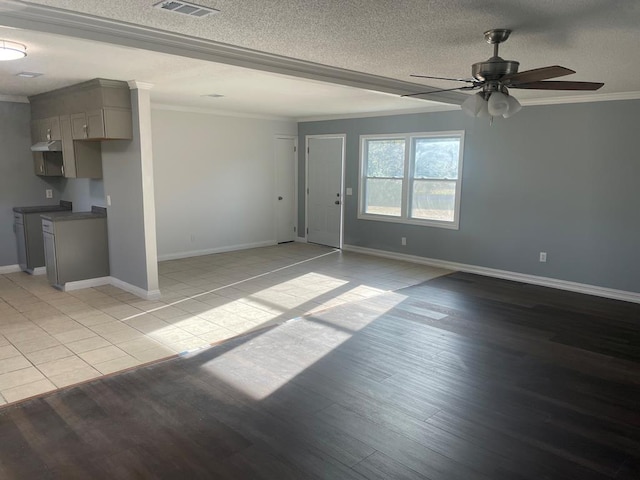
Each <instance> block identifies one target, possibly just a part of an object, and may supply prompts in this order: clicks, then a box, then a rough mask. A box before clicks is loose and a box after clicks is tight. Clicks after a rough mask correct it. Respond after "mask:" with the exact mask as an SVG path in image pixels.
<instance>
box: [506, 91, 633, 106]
mask: <svg viewBox="0 0 640 480" xmlns="http://www.w3.org/2000/svg"><path fill="white" fill-rule="evenodd" d="M516 96H517V94H516ZM617 100H640V92H619V93H601V94H591V95H569V96H566V97H551V98H529V99H524V100H520V104H521V105H522V106H523V107H526V106H531V105H559V104H565V103H592V102H611V101H617Z"/></svg>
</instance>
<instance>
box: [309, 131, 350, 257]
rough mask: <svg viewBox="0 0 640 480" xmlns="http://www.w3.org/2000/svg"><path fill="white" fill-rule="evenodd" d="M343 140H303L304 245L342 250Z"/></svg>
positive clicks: (334, 138) (337, 138) (323, 138)
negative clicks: (304, 156)
mask: <svg viewBox="0 0 640 480" xmlns="http://www.w3.org/2000/svg"><path fill="white" fill-rule="evenodd" d="M343 164H344V136H336V137H324V136H319V137H307V228H308V231H307V241H308V242H311V243H319V244H321V245H327V246H330V247H336V248H341V247H342V170H343Z"/></svg>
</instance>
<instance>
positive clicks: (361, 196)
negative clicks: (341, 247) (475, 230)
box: [357, 130, 465, 230]
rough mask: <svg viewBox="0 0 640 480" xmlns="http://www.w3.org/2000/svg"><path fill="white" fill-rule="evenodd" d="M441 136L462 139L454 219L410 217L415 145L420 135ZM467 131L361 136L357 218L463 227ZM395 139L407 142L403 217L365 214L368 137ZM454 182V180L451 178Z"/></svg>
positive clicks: (455, 228)
mask: <svg viewBox="0 0 640 480" xmlns="http://www.w3.org/2000/svg"><path fill="white" fill-rule="evenodd" d="M442 137H457V138H459V140H460V148H459V154H458V178H457V179H456V180H455V182H456V194H455V203H454V212H453V221H452V222H446V221H440V220H429V219H420V218H412V217H411V216H410V210H411V208H410V207H411V201H412V194H411V184H412V181H413V180H414V169H415V162H414V161H413V160H414V159H415V155H414V153H415V152H414V147H415V139H419V138H442ZM464 137H465V131H464V130H450V131H442V132H438V131H434V132H406V133H384V134H367V135H360V141H359V150H358V156H359V160H358V210H357V218H358V220H373V221H378V222H390V223H401V224H407V225H421V226H423V227H435V228H447V229H450V230H459V229H460V210H461V207H460V199H461V195H462V171H463V164H464ZM375 139H379V140H386V139H389V140H394V139H402V140H404V141H405V148H404V157H405V158H404V177H403V178H402V204H401V207H400V216H399V217H395V216H389V215H380V214H374V213H365V212H364V205H365V195H366V192H365V190H364V188H363V186H364V172H365V158H364V153H365V145H366V143H367V141H368V140H375ZM451 181H453V180H451Z"/></svg>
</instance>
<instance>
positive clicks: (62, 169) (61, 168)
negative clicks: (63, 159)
mask: <svg viewBox="0 0 640 480" xmlns="http://www.w3.org/2000/svg"><path fill="white" fill-rule="evenodd" d="M60 173H62V175H63V176H64V165H62V166H61V167H60Z"/></svg>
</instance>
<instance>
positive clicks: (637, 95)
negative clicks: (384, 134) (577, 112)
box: [296, 92, 640, 123]
mask: <svg viewBox="0 0 640 480" xmlns="http://www.w3.org/2000/svg"><path fill="white" fill-rule="evenodd" d="M515 96H517V94H515ZM618 100H640V92H621V93H604V94H599V95H598V94H590V95H570V96H564V97H552V98H529V99H523V100H519V102H520V104H521V105H522V106H523V107H529V106H536V105H563V104H571V103H594V102H611V101H618ZM456 110H458V111H460V107H459V106H458V105H451V104H448V103H442V104H439V105H434V106H429V107H423V108H408V109H406V110H387V111H378V112H362V113H342V114H335V115H315V116H309V117H299V118H297V119H296V121H297V122H298V123H304V122H324V121H328V120H347V119H353V118H371V117H391V116H396V115H412V114H419V113H438V112H452V111H456Z"/></svg>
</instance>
